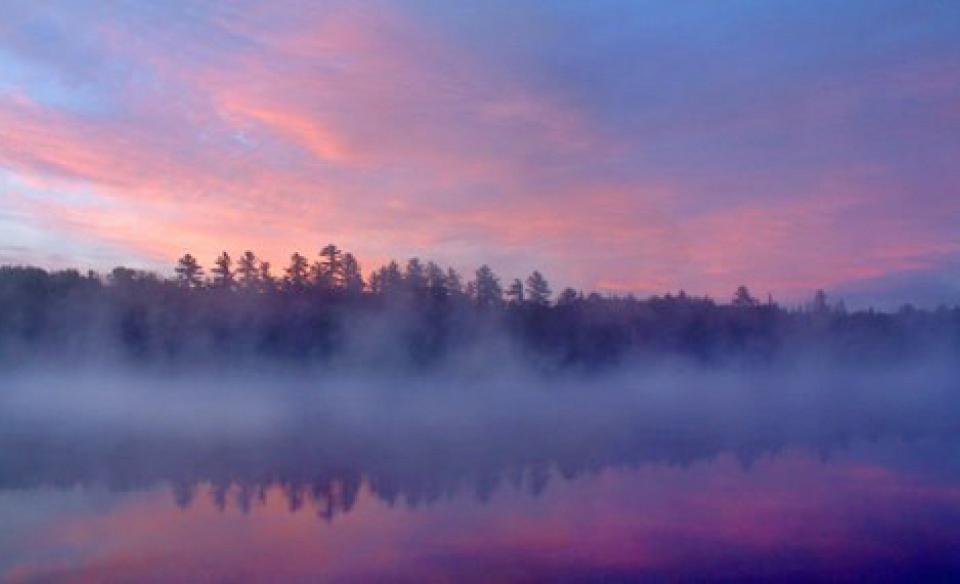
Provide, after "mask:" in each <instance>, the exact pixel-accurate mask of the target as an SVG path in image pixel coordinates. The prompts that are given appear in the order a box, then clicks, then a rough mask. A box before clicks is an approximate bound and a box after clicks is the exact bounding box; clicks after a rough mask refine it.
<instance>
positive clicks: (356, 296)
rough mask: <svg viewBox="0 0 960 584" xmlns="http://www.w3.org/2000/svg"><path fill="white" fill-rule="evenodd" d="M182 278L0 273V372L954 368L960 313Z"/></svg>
mask: <svg viewBox="0 0 960 584" xmlns="http://www.w3.org/2000/svg"><path fill="white" fill-rule="evenodd" d="M175 274H176V276H175V277H174V278H164V277H162V276H159V275H157V274H155V273H149V272H143V271H137V270H132V269H128V268H124V267H118V268H115V269H114V270H113V271H111V272H110V273H109V274H106V275H102V274H98V273H94V272H89V273H87V274H81V273H80V272H78V271H76V270H63V271H54V272H48V271H45V270H43V269H40V268H36V267H21V266H3V267H0V360H3V361H5V362H7V363H24V362H30V361H31V360H44V359H46V358H48V357H57V358H59V359H64V360H70V359H103V360H119V361H124V362H136V363H154V364H159V365H171V364H184V365H193V364H206V365H223V366H235V365H240V364H244V363H245V362H250V360H252V359H254V358H266V359H270V360H274V361H276V362H278V363H279V362H297V363H311V364H316V363H327V364H331V365H338V366H361V365H368V364H371V363H376V364H377V365H378V366H380V367H387V366H399V367H407V368H411V369H420V368H429V367H432V366H436V365H437V364H439V363H441V362H443V361H444V359H446V358H448V357H450V356H452V355H471V354H472V355H476V354H481V353H482V354H489V355H490V356H491V357H493V356H496V357H497V358H500V357H502V356H503V355H507V356H509V357H511V358H516V359H518V360H519V361H522V362H529V363H530V364H532V365H534V366H536V367H543V368H559V367H571V366H574V367H583V368H588V369H589V368H602V367H605V366H609V365H612V364H617V363H622V362H624V361H629V360H643V359H650V358H657V357H660V356H664V355H673V356H680V357H684V358H690V359H694V360H696V361H699V362H703V363H711V362H718V361H725V360H729V359H739V360H749V361H751V362H753V361H760V362H762V361H771V360H775V359H777V358H778V357H781V356H785V355H786V356H792V355H797V354H808V353H816V354H818V355H822V356H826V357H829V358H830V359H836V360H841V361H843V360H850V361H853V362H862V361H863V360H879V361H884V360H889V359H890V358H894V357H895V358H905V357H909V356H920V355H922V354H924V353H926V352H929V351H937V352H940V353H945V354H946V355H947V356H951V357H955V356H958V355H960V307H953V308H948V307H940V308H938V309H936V310H933V311H930V310H921V309H916V308H913V307H911V306H904V307H903V308H901V309H900V310H899V311H896V312H893V313H886V312H879V311H875V310H872V309H870V310H860V311H847V310H846V309H845V307H844V306H843V303H842V302H837V303H834V302H831V301H830V300H829V299H828V298H827V296H826V294H824V293H823V292H822V291H817V292H816V293H815V294H814V295H813V296H812V299H811V301H810V302H808V303H806V304H805V305H804V306H801V307H791V308H786V307H783V306H780V305H778V304H777V303H775V302H774V301H773V299H772V298H767V299H766V300H763V301H761V300H759V299H757V298H755V297H754V296H753V295H752V294H751V292H750V291H749V290H748V288H747V287H746V286H741V287H740V288H739V289H737V290H736V291H734V292H733V294H732V295H731V298H730V299H729V300H724V301H716V300H714V299H711V298H707V297H697V296H691V295H687V294H685V293H684V292H682V291H681V292H679V293H678V294H666V295H663V296H655V297H651V298H646V299H638V298H635V297H633V296H630V295H627V296H616V295H601V294H598V293H588V294H585V293H584V292H581V291H577V290H574V289H571V288H566V289H563V290H561V291H559V292H558V293H556V294H555V293H554V292H553V290H552V289H551V286H550V284H549V282H548V281H547V279H546V278H545V277H544V276H543V275H542V274H541V273H540V272H534V273H533V274H531V275H530V276H529V277H528V278H526V279H514V280H512V281H509V282H505V281H503V280H501V279H500V278H499V277H498V276H497V275H496V274H495V273H494V272H493V271H492V270H491V269H490V268H489V267H488V266H486V265H484V266H481V267H480V268H478V269H477V270H476V271H475V272H474V273H473V274H470V275H469V276H466V277H465V276H462V275H461V274H459V273H457V271H455V270H454V269H452V268H443V267H441V266H439V265H437V264H436V263H434V262H421V261H420V260H419V259H416V258H414V259H411V260H409V261H407V262H406V263H405V264H404V265H401V264H399V263H397V262H390V263H389V264H388V265H386V266H382V267H380V268H378V269H376V270H374V271H373V272H372V273H370V274H369V275H368V277H366V278H364V277H363V275H362V273H361V268H360V265H359V263H358V262H357V260H356V258H355V257H354V256H353V255H352V254H350V253H348V252H344V251H342V250H340V249H339V248H337V247H336V246H335V245H328V246H326V247H324V248H323V249H322V250H321V251H320V253H319V254H318V255H317V256H316V259H315V260H311V259H310V258H308V257H306V256H304V255H301V254H300V253H294V254H293V255H292V256H291V258H290V261H289V264H288V265H287V266H285V267H283V268H282V269H279V270H277V272H276V273H274V271H273V270H272V269H271V266H270V264H269V263H268V262H265V261H260V260H259V259H258V258H257V256H256V255H255V254H254V253H252V252H249V251H248V252H245V253H244V254H242V255H241V256H239V258H236V259H234V258H233V257H231V256H230V255H229V254H228V253H226V252H224V253H223V254H221V255H220V256H219V257H217V258H216V259H215V261H214V262H213V264H212V266H211V267H210V268H209V270H206V269H204V267H203V266H201V264H200V262H199V261H198V260H197V259H196V258H194V257H193V256H192V255H190V254H187V255H184V256H183V257H182V258H181V259H180V260H179V262H178V263H177V266H176V269H175ZM491 348H495V351H494V353H496V355H494V353H491V352H490V351H493V349H491ZM245 360H246V361H245Z"/></svg>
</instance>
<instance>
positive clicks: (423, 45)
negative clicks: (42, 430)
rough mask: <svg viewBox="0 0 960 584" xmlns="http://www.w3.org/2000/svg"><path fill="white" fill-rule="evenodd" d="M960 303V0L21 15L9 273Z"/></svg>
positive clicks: (4, 74) (17, 14)
mask: <svg viewBox="0 0 960 584" xmlns="http://www.w3.org/2000/svg"><path fill="white" fill-rule="evenodd" d="M331 241H332V242H336V243H337V244H339V245H340V246H341V247H344V248H346V249H348V250H352V251H354V252H355V253H356V254H357V255H358V256H359V257H360V259H361V261H362V263H363V264H364V267H365V269H366V270H369V269H370V268H372V267H374V266H375V265H376V264H378V263H380V262H382V261H385V260H386V259H388V258H390V257H397V258H400V259H403V258H406V257H410V256H414V255H416V256H420V257H422V258H425V259H436V260H438V261H441V262H443V263H449V264H453V265H454V266H457V267H459V268H461V269H464V270H469V269H472V268H473V267H475V266H476V265H477V264H479V263H481V262H487V263H489V264H490V265H491V266H492V267H493V268H494V269H495V270H496V271H497V272H499V273H500V274H501V275H502V276H503V277H511V278H512V277H514V276H519V275H524V274H526V273H528V272H529V271H530V270H532V269H533V268H535V267H536V268H539V269H541V270H542V271H544V272H545V273H546V274H547V275H548V277H550V279H551V280H552V282H553V284H554V288H559V287H561V286H565V285H572V286H575V287H583V288H590V289H594V288H597V289H601V290H604V291H612V292H613V291H615V292H635V293H638V294H640V295H646V294H650V293H654V292H664V291H667V290H674V291H675V290H677V289H680V288H684V289H686V290H687V291H688V292H692V293H697V294H703V293H706V294H710V295H712V296H715V297H717V298H720V299H726V298H728V297H729V296H730V294H731V292H732V290H733V289H734V287H735V286H736V285H737V284H740V283H745V284H747V285H749V286H750V287H751V289H753V290H754V292H755V293H756V294H758V295H763V296H765V295H766V293H767V292H772V293H773V294H774V296H775V297H777V298H781V299H784V300H786V301H789V302H793V301H800V300H802V299H805V298H807V297H809V296H810V295H811V294H812V292H813V290H815V289H816V288H818V287H823V288H826V289H827V290H828V291H829V292H830V293H831V294H833V295H834V296H842V297H844V298H846V299H847V301H848V303H849V304H854V305H858V304H864V303H868V302H869V303H875V304H878V305H895V304H897V303H900V302H904V301H908V300H909V301H914V302H916V303H918V304H922V305H933V304H937V303H939V302H948V303H951V304H952V303H957V302H960V3H957V2H949V1H937V0H929V1H921V2H916V1H909V2H908V1H903V2H897V1H882V0H871V1H864V2H854V1H849V2H834V1H829V2H827V1H824V2H819V1H810V0H804V1H797V2H770V1H756V2H744V1H736V0H734V1H729V2H713V1H709V2H708V1H705V2H685V1H681V2H664V1H660V2H644V1H624V2H606V1H582V2H560V1H558V2H552V1H551V2H546V1H545V2H533V1H530V2H515V1H503V2H498V1H483V2H476V3H468V2H446V1H440V0H436V1H411V2H362V3H346V2H345V3H340V2H323V3H321V2H309V1H305V0H303V1H297V0H290V1H277V0H273V1H270V2H266V1H264V2H256V1H240V2H230V3H229V4H228V3H226V2H222V3H221V2H216V1H206V2H194V3H188V2H182V1H179V0H171V1H166V2H154V3H147V2H138V1H129V2H123V1H117V2H93V1H82V0H81V1H66V0H64V1H59V2H58V1H50V2H37V1H35V0H24V1H20V0H7V1H6V2H4V17H3V18H2V19H0V262H2V263H10V262H13V263H36V264H40V265H44V266H49V267H59V266H67V265H70V266H74V265H75V266H80V267H84V268H86V267H93V268H97V269H106V268H109V267H112V266H113V265H116V264H120V263H123V264H126V265H131V266H136V267H145V268H150V269H157V270H161V271H164V272H166V271H169V270H170V265H171V263H172V261H173V260H174V259H175V258H176V257H177V256H179V255H180V254H182V253H183V252H184V251H191V252H192V253H194V254H196V255H198V256H199V257H200V258H201V259H203V260H204V261H205V262H206V263H210V261H212V259H213V257H214V256H215V255H216V254H217V253H218V252H219V251H220V250H222V249H226V250H228V251H230V252H233V253H238V252H241V251H243V250H244V249H247V248H251V249H253V250H255V251H257V252H259V253H260V254H261V255H262V256H264V257H266V258H268V259H271V260H273V261H274V263H275V264H280V263H283V262H284V259H285V258H286V257H287V256H288V255H289V254H290V253H291V252H292V251H294V250H299V251H301V252H304V253H307V254H308V255H313V254H314V253H315V252H316V251H317V250H319V249H320V247H322V246H323V245H324V244H326V243H328V242H331Z"/></svg>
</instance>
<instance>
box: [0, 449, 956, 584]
mask: <svg viewBox="0 0 960 584" xmlns="http://www.w3.org/2000/svg"><path fill="white" fill-rule="evenodd" d="M210 489H211V488H210V487H209V486H208V485H205V486H201V487H200V488H199V489H198V492H199V494H200V496H197V497H196V498H195V499H194V500H193V501H192V503H191V504H190V506H189V507H188V508H186V509H179V508H177V507H176V506H175V505H173V504H172V502H171V497H170V493H169V491H167V490H166V489H158V490H155V491H150V492H144V493H140V494H136V495H134V496H128V497H124V498H121V499H120V500H118V501H117V502H115V504H113V505H112V506H109V507H108V508H106V509H104V510H102V511H99V512H98V511H94V510H84V511H82V512H79V513H72V514H65V515H63V514H54V515H53V516H51V517H50V518H49V521H47V522H46V523H44V524H40V525H37V526H36V529H35V530H33V531H32V532H31V533H29V534H26V537H27V538H28V539H29V541H30V542H33V543H32V544H31V545H29V546H24V550H21V551H22V552H23V557H22V558H21V559H19V560H18V561H17V562H16V563H15V564H14V565H13V567H12V568H10V569H9V570H8V572H7V573H6V579H8V580H10V581H12V582H34V581H48V580H52V581H63V582H104V581H106V582H156V581H216V582H221V581H230V582H247V581H295V582H300V581H317V580H321V581H338V582H339V581H382V580H384V579H390V580H403V581H440V582H445V581H449V582H463V581H491V582H492V581H534V580H543V579H558V578H569V579H578V578H584V577H587V576H598V575H608V576H610V577H621V578H633V577H640V576H664V575H666V576H669V577H677V578H681V579H684V578H702V577H718V578H724V579H730V578H733V579H737V578H743V577H760V578H771V577H773V576H775V575H776V576H778V577H784V578H790V577H793V578H804V577H807V576H811V575H820V576H821V577H822V576H823V575H824V574H827V573H829V574H830V575H831V576H832V577H833V578H836V579H850V578H855V577H857V576H858V575H862V574H863V573H865V572H870V571H877V570H880V572H878V573H883V574H888V575H889V574H897V573H898V572H897V570H903V569H907V568H909V567H910V566H915V565H916V564H917V562H923V561H928V560H929V559H930V558H933V557H939V558H941V559H942V558H944V557H946V558H949V557H951V556H950V554H953V555H952V557H960V556H958V555H957V552H958V551H960V547H958V544H957V543H956V541H957V537H956V535H957V529H956V527H955V523H953V520H955V519H956V518H957V517H958V515H960V487H958V486H957V484H956V483H952V482H949V481H943V480H932V479H929V478H926V479H925V478H923V477H922V476H920V475H917V474H915V473H909V472H905V471H902V470H899V471H898V470H896V469H893V468H888V467H885V466H881V465H877V464H872V463H870V464H868V463H865V462H858V461H856V460H852V459H849V457H847V458H846V459H841V460H835V461H831V462H830V463H822V462H820V461H819V460H818V459H817V458H816V457H815V456H813V455H811V454H809V453H807V452H800V451H789V452H787V453H784V454H781V455H778V456H777V457H775V458H769V459H764V460H761V461H758V462H756V463H755V464H754V465H753V466H752V467H751V468H750V469H749V470H744V468H742V466H741V465H740V464H739V463H737V462H736V460H735V459H734V458H733V457H727V456H724V457H720V458H718V459H716V460H712V461H707V462H701V463H697V464H694V465H692V466H690V467H687V468H680V467H665V466H646V467H641V468H639V469H635V470H628V469H612V470H606V471H603V472H601V473H599V474H597V475H595V476H592V477H581V478H578V479H575V480H572V481H563V480H560V479H559V478H557V477H554V480H552V481H551V483H550V485H549V486H548V488H547V489H546V491H545V492H544V493H543V494H542V495H541V496H539V497H534V496H531V495H529V494H527V493H525V492H522V491H520V490H517V489H513V488H510V487H506V488H500V489H499V490H497V491H496V492H495V493H494V494H493V496H492V497H491V498H490V500H489V501H488V502H487V503H481V502H479V501H477V500H475V499H474V498H472V497H470V496H469V494H464V495H460V496H455V497H452V498H447V499H441V500H439V501H438V502H435V503H433V504H430V505H426V506H419V507H417V508H411V507H409V506H408V505H405V504H402V503H398V504H397V505H394V506H390V505H388V504H387V503H386V502H384V501H383V500H382V499H380V498H378V497H377V496H376V494H375V492H374V491H373V490H372V489H371V487H370V486H369V485H364V486H363V487H362V488H361V491H360V493H359V496H358V499H357V502H356V505H355V506H354V507H353V508H352V509H351V510H350V511H349V512H347V513H342V514H339V515H337V516H336V517H334V519H333V520H332V521H329V522H327V521H323V520H321V519H319V518H318V512H320V513H321V514H322V511H323V508H322V507H323V506H322V505H320V506H319V507H320V509H317V508H313V507H311V506H310V505H305V506H304V507H303V509H301V510H300V511H299V512H291V511H290V509H289V505H288V501H287V499H286V498H285V496H284V492H283V490H282V489H281V487H278V486H272V487H270V488H269V489H267V492H266V497H265V499H264V500H263V501H255V502H254V504H253V506H252V508H251V509H250V510H249V512H248V513H244V512H243V511H242V510H241V508H240V506H239V505H237V504H236V503H235V501H236V500H237V496H238V491H239V487H233V488H232V492H231V493H228V494H227V495H228V496H227V497H226V500H227V501H228V504H227V506H226V508H225V509H223V510H221V509H220V508H218V505H217V504H216V503H215V497H212V496H206V495H205V492H209V491H210ZM51 493H56V492H55V491H54V492H51ZM28 548H29V549H28ZM0 551H2V550H0ZM0 565H2V564H0Z"/></svg>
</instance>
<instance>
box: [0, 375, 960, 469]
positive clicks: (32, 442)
mask: <svg viewBox="0 0 960 584" xmlns="http://www.w3.org/2000/svg"><path fill="white" fill-rule="evenodd" d="M956 373H957V368H956V364H955V363H952V362H948V361H945V360H932V359H928V360H926V361H922V362H921V361H917V362H914V363H912V364H909V365H907V364H903V363H898V364H894V365H892V366H888V367H876V366H872V367H857V366H852V365H848V366H843V367H840V366H836V365H829V366H827V365H825V364H824V363H823V362H816V361H813V360H810V361H807V362H804V363H802V364H801V363H799V362H797V363H792V364H790V365H777V366H767V367H763V368H757V367H752V366H743V365H738V366H729V367H723V368H718V367H710V368H705V367H702V366H699V365H694V364H691V363H690V362H687V361H682V360H676V361H672V362H662V363H660V364H657V365H653V364H647V365H645V366H633V367H623V368H617V369H612V370H608V371H606V372H605V373H603V374H602V375H601V374H596V373H581V374H565V375H557V374H552V375H544V374H543V373H542V372H540V371H536V370H530V369H527V368H524V367H523V366H521V365H519V364H517V363H516V362H513V363H511V362H510V361H509V360H504V361H503V362H502V363H501V364H500V366H499V367H496V368H493V369H489V370H485V371H483V372H479V371H477V370H476V369H469V368H464V367H462V366H461V364H458V366H457V367H455V368H450V369H440V370H437V371H436V372H435V373H434V374H431V375H424V374H422V373H417V374H407V375H396V374H390V373H387V372H377V371H370V372H368V373H366V374H363V375H360V374H357V373H355V372H352V371H339V372H338V371H333V370H312V371H305V370H300V371H295V372H279V371H276V370H272V371H269V372H268V370H267V369H266V368H258V369H256V370H251V371H242V370H234V371H221V372H211V371H209V370H202V371H198V372H193V373H190V374H188V373H185V372H180V373H178V374H176V375H171V376H160V375H156V374H143V373H139V372H137V371H136V370H131V369H126V370H123V369H115V370H111V371H105V370H103V369H81V370H76V371H70V372H64V371H58V370H48V371H36V370H35V371H26V370H21V371H19V372H17V373H16V374H14V375H10V376H7V377H6V378H5V379H4V380H3V381H2V382H0V443H2V444H3V447H2V448H0V487H3V486H9V485H5V484H3V483H4V482H5V481H7V482H9V481H12V482H14V483H16V482H17V481H24V480H26V481H31V480H33V481H41V482H42V481H52V482H55V483H57V484H64V483H65V484H72V483H75V482H81V483H86V482H98V481H99V482H108V483H113V482H117V481H119V482H120V483H121V484H130V483H134V484H138V483H146V484H149V483H151V482H153V481H157V480H166V481H171V480H180V481H188V482H190V481H195V480H201V479H212V478H213V477H216V476H220V477H221V478H223V477H224V476H230V477H233V479H236V480H240V479H241V478H242V477H250V476H253V477H259V478H261V479H264V480H267V479H268V478H270V477H273V478H274V479H275V478H277V477H286V479H290V477H291V476H293V477H305V476H307V475H312V474H313V473H320V474H324V473H327V474H330V473H332V474H333V475H334V476H340V475H342V474H343V473H346V474H348V475H351V476H354V475H356V476H364V477H380V479H381V480H388V481H400V482H403V481H404V480H410V481H413V482H414V483H415V484H420V483H418V482H417V481H424V480H427V481H428V482H429V480H428V479H427V478H424V475H426V476H428V477H429V476H432V477H434V478H436V479H437V480H440V481H441V482H446V481H450V480H460V479H462V478H464V477H468V478H469V477H473V478H474V479H475V478H476V477H477V476H498V475H499V474H500V473H503V472H506V471H507V470H508V469H511V468H512V469H517V468H528V467H531V466H532V467H537V466H538V465H539V466H541V467H542V466H549V467H555V468H557V469H560V470H561V471H563V470H564V469H565V470H566V471H567V472H570V473H574V474H575V473H576V472H579V471H582V470H589V469H598V468H603V467H606V466H611V465H613V466H619V465H632V464H641V463H651V462H657V463H671V464H687V463H691V462H695V461H696V460H699V459H704V458H710V457H713V456H716V455H718V454H720V453H724V452H732V453H735V454H736V455H737V456H739V457H740V458H741V460H742V461H744V463H745V464H749V462H750V461H751V460H752V459H754V458H756V457H758V456H762V455H766V454H772V453H775V452H777V451H778V450H780V449H782V448H784V447H787V446H800V447H805V448H812V449H815V450H816V451H818V452H820V453H822V454H824V455H827V454H828V453H829V452H830V451H831V450H832V449H834V448H837V447H842V446H843V445H844V444H847V443H849V442H850V441H853V440H863V439H877V438H879V437H896V438H903V439H911V438H917V437H935V438H946V437H952V436H955V435H957V434H958V433H960V388H958V381H957V380H958V376H957V375H956ZM25 470H26V471H29V472H24V471H25ZM218 473H219V474H218ZM221 474H222V475H223V476H221ZM415 477H417V478H415ZM233 479H231V480H233ZM290 480H293V479H290ZM305 480H306V479H305Z"/></svg>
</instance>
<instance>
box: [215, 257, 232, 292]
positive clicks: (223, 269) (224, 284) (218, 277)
mask: <svg viewBox="0 0 960 584" xmlns="http://www.w3.org/2000/svg"><path fill="white" fill-rule="evenodd" d="M213 263H214V266H213V269H212V270H210V272H211V273H212V274H213V287H214V288H218V289H221V290H232V289H233V287H234V284H235V282H234V276H233V269H232V266H233V260H232V259H231V258H230V254H228V253H227V252H223V253H221V254H220V255H219V256H217V259H216V260H214V262H213Z"/></svg>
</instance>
